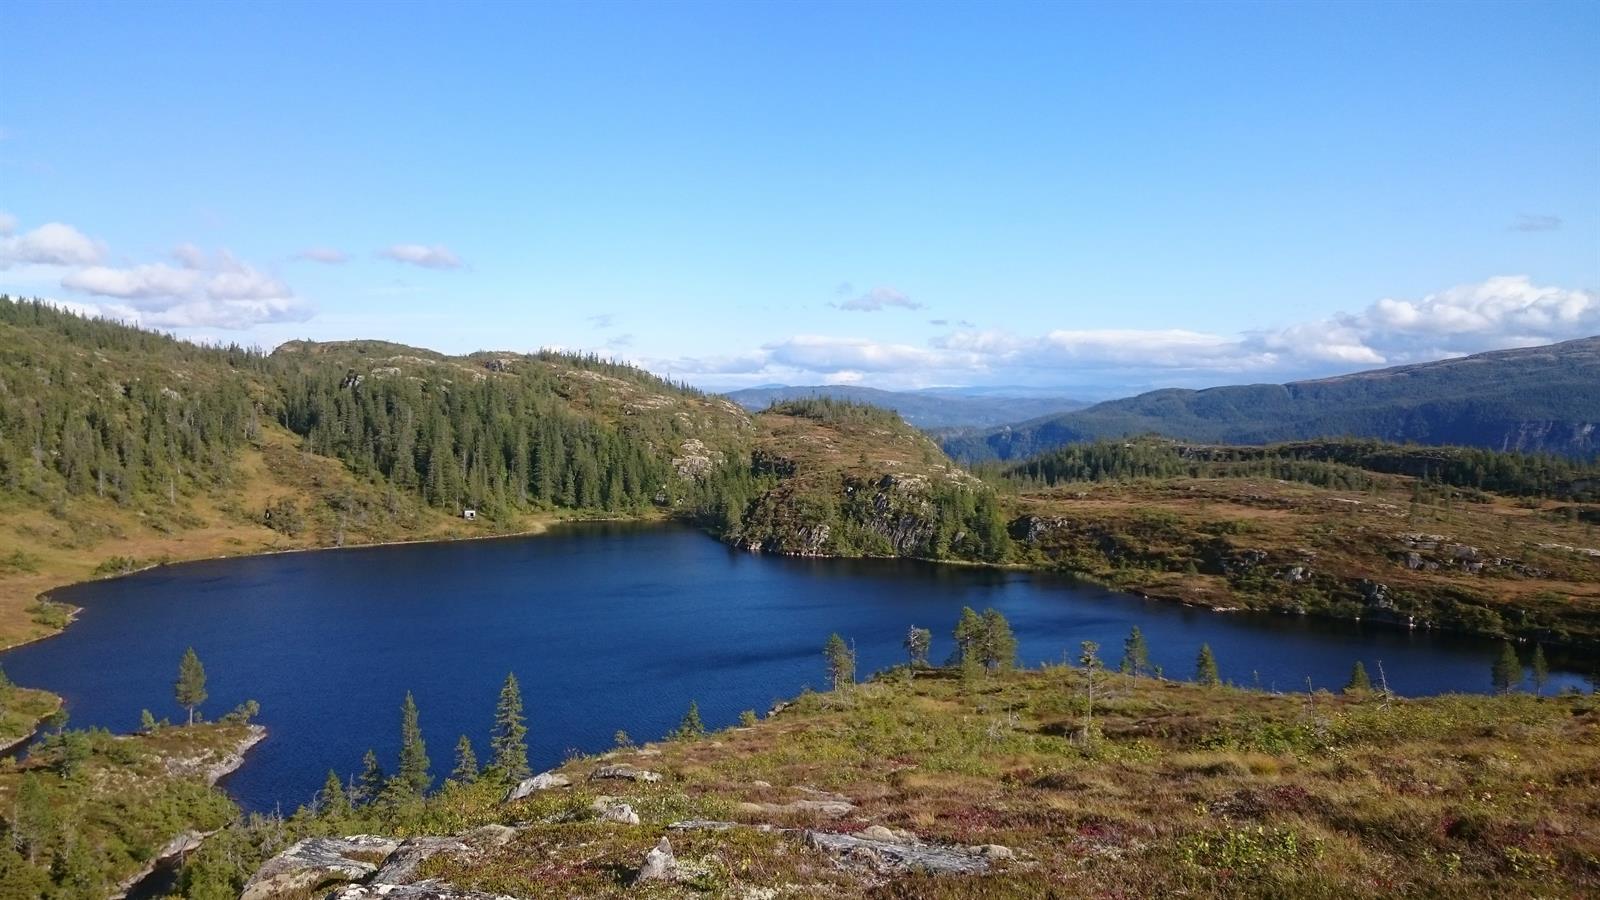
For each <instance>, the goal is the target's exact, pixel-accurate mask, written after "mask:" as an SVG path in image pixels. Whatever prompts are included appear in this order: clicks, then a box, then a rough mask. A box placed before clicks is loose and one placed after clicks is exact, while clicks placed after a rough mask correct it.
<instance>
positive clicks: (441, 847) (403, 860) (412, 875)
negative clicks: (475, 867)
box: [372, 837, 472, 884]
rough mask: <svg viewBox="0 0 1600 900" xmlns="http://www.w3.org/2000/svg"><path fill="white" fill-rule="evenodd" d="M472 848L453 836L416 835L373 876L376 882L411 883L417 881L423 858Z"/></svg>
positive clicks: (395, 852)
mask: <svg viewBox="0 0 1600 900" xmlns="http://www.w3.org/2000/svg"><path fill="white" fill-rule="evenodd" d="M471 849H472V848H471V847H469V846H467V845H466V844H465V843H463V842H462V841H461V839H460V838H453V837H414V838H410V839H409V840H407V841H405V842H404V843H402V844H401V845H400V846H399V847H398V848H396V849H395V851H394V852H393V853H391V854H389V858H388V859H386V860H384V861H383V868H381V869H379V870H378V872H377V874H376V875H374V876H373V877H372V882H373V883H374V884H411V883H412V882H414V881H417V880H418V879H417V867H418V866H420V865H422V862H423V860H425V859H428V858H429V857H432V856H437V855H438V854H440V853H466V852H468V851H469V850H471Z"/></svg>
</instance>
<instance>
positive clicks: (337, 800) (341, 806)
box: [318, 769, 350, 820]
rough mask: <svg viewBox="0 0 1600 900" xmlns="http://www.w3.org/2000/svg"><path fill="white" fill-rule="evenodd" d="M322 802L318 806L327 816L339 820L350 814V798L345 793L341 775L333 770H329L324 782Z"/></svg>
mask: <svg viewBox="0 0 1600 900" xmlns="http://www.w3.org/2000/svg"><path fill="white" fill-rule="evenodd" d="M321 801H322V802H321V803H320V804H318V806H319V809H320V810H321V812H322V814H323V815H325V816H328V817H331V818H333V819H335V820H337V819H342V818H344V817H345V816H347V815H349V814H350V797H349V796H348V795H347V794H345V792H344V783H343V782H341V781H340V780H339V773H338V772H335V771H334V770H332V769H329V770H328V778H327V780H326V781H324V782H322V797H321Z"/></svg>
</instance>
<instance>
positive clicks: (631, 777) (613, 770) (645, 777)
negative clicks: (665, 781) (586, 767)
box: [589, 763, 661, 782]
mask: <svg viewBox="0 0 1600 900" xmlns="http://www.w3.org/2000/svg"><path fill="white" fill-rule="evenodd" d="M606 778H620V779H622V780H624V781H646V782H649V781H660V780H661V776H660V775H659V774H657V773H655V772H650V771H647V770H645V769H640V768H637V767H635V766H630V765H628V764H627V763H617V764H616V765H610V766H601V767H600V768H598V769H595V770H594V771H593V772H590V773H589V780H590V781H600V780H603V779H606Z"/></svg>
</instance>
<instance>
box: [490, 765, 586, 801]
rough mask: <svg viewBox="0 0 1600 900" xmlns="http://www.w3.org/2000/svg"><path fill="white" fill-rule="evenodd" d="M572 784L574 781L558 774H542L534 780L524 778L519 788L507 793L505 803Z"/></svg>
mask: <svg viewBox="0 0 1600 900" xmlns="http://www.w3.org/2000/svg"><path fill="white" fill-rule="evenodd" d="M571 784H572V779H570V778H568V777H567V776H565V775H562V774H559V773H557V772H540V773H539V774H537V775H535V776H533V777H532V778H524V779H522V781H520V782H518V783H517V786H516V787H514V788H512V789H511V790H510V791H508V792H507V793H506V800H505V802H507V803H510V802H511V801H513V800H521V799H522V798H523V797H527V796H529V795H531V794H533V793H535V792H538V791H548V790H551V789H552V788H564V787H567V786H569V785H571Z"/></svg>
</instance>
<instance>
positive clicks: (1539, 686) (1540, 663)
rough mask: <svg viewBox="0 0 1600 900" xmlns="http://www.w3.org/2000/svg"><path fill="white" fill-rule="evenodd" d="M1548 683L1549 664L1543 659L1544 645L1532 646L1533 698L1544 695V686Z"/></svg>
mask: <svg viewBox="0 0 1600 900" xmlns="http://www.w3.org/2000/svg"><path fill="white" fill-rule="evenodd" d="M1549 683H1550V663H1549V661H1548V660H1546V659H1545V658H1544V645H1543V644H1534V645H1533V693H1534V695H1535V696H1539V695H1542V694H1543V693H1544V686H1545V685H1547V684H1549Z"/></svg>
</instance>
